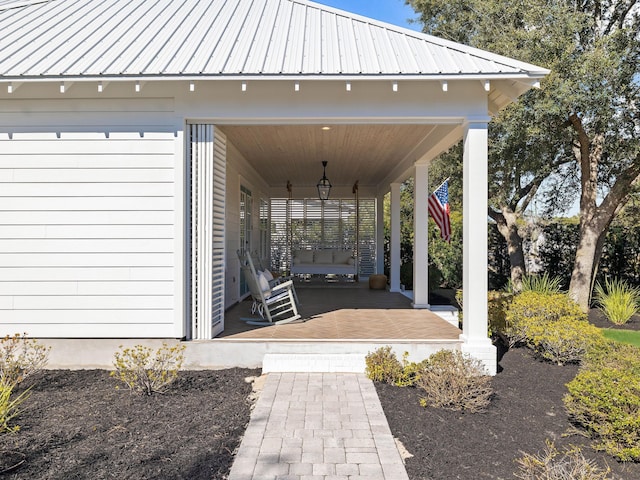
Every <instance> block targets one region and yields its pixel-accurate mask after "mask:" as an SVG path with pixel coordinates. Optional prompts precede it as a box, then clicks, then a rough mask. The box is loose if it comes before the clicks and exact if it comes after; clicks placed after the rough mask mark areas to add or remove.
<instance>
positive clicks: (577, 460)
mask: <svg viewBox="0 0 640 480" xmlns="http://www.w3.org/2000/svg"><path fill="white" fill-rule="evenodd" d="M517 462H518V465H519V471H518V472H517V473H516V475H515V476H516V478H521V479H522V480H540V479H544V480H608V478H609V477H607V474H608V473H609V471H610V469H607V470H602V469H601V468H599V467H598V466H597V465H596V464H595V462H593V460H587V459H586V458H584V455H583V454H582V452H581V451H580V449H579V448H570V449H565V450H564V451H563V452H559V451H558V449H557V448H556V447H555V446H554V445H553V443H547V447H546V448H545V450H544V452H543V453H542V454H541V455H531V454H528V453H525V454H524V456H523V457H522V458H519V459H518V460H517Z"/></svg>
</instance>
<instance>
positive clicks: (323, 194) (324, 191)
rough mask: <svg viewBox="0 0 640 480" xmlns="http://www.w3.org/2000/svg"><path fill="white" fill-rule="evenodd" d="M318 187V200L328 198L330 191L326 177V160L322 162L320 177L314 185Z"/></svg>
mask: <svg viewBox="0 0 640 480" xmlns="http://www.w3.org/2000/svg"><path fill="white" fill-rule="evenodd" d="M316 187H318V197H319V198H320V200H322V201H324V200H329V192H331V182H330V181H329V179H328V178H327V161H326V160H323V162H322V178H321V179H320V181H319V182H318V184H317V185H316Z"/></svg>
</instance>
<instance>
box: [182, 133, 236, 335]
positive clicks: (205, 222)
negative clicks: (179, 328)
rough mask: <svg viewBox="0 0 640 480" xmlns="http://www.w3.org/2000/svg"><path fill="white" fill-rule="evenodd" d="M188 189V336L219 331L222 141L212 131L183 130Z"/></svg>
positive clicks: (221, 312)
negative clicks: (184, 131) (187, 166)
mask: <svg viewBox="0 0 640 480" xmlns="http://www.w3.org/2000/svg"><path fill="white" fill-rule="evenodd" d="M189 137H190V138H189V145H188V148H189V151H188V157H189V159H190V164H191V168H190V184H191V225H190V230H191V235H190V249H191V265H190V269H191V270H190V289H191V295H190V303H191V309H190V310H191V311H190V314H191V336H192V338H194V339H198V340H207V339H210V338H213V337H215V336H216V335H218V334H219V333H220V332H222V330H223V329H224V290H225V277H224V274H225V271H224V266H225V195H226V189H225V183H226V156H227V154H226V151H227V146H226V137H225V135H224V134H223V133H222V132H221V131H220V130H218V129H216V128H215V127H214V126H213V125H207V124H192V125H189Z"/></svg>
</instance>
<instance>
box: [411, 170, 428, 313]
mask: <svg viewBox="0 0 640 480" xmlns="http://www.w3.org/2000/svg"><path fill="white" fill-rule="evenodd" d="M415 168H416V170H415V176H414V180H415V185H414V189H415V190H414V204H413V308H429V231H428V228H429V207H428V203H429V166H428V165H416V167H415Z"/></svg>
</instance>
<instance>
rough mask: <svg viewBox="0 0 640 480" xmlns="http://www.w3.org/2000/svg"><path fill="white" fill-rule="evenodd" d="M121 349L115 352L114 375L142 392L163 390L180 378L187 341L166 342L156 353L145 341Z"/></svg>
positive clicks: (133, 390)
mask: <svg viewBox="0 0 640 480" xmlns="http://www.w3.org/2000/svg"><path fill="white" fill-rule="evenodd" d="M120 349H121V351H119V352H116V353H115V355H114V356H115V361H114V363H113V365H114V367H115V371H113V372H111V375H112V376H114V377H116V378H117V379H118V380H120V381H122V382H123V383H124V384H125V385H127V386H128V387H129V389H130V390H131V391H132V392H135V393H139V394H145V395H151V394H153V393H164V392H165V391H166V388H167V387H168V386H169V385H170V384H171V383H173V382H174V381H175V380H176V379H177V378H178V372H179V371H180V369H181V368H182V363H183V361H184V349H185V346H184V345H175V346H173V347H169V346H168V345H167V344H166V343H163V344H162V346H161V347H160V348H159V349H158V350H157V351H156V352H155V354H153V351H152V349H151V348H150V347H145V346H143V345H136V346H134V347H133V348H123V347H122V346H121V347H120Z"/></svg>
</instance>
